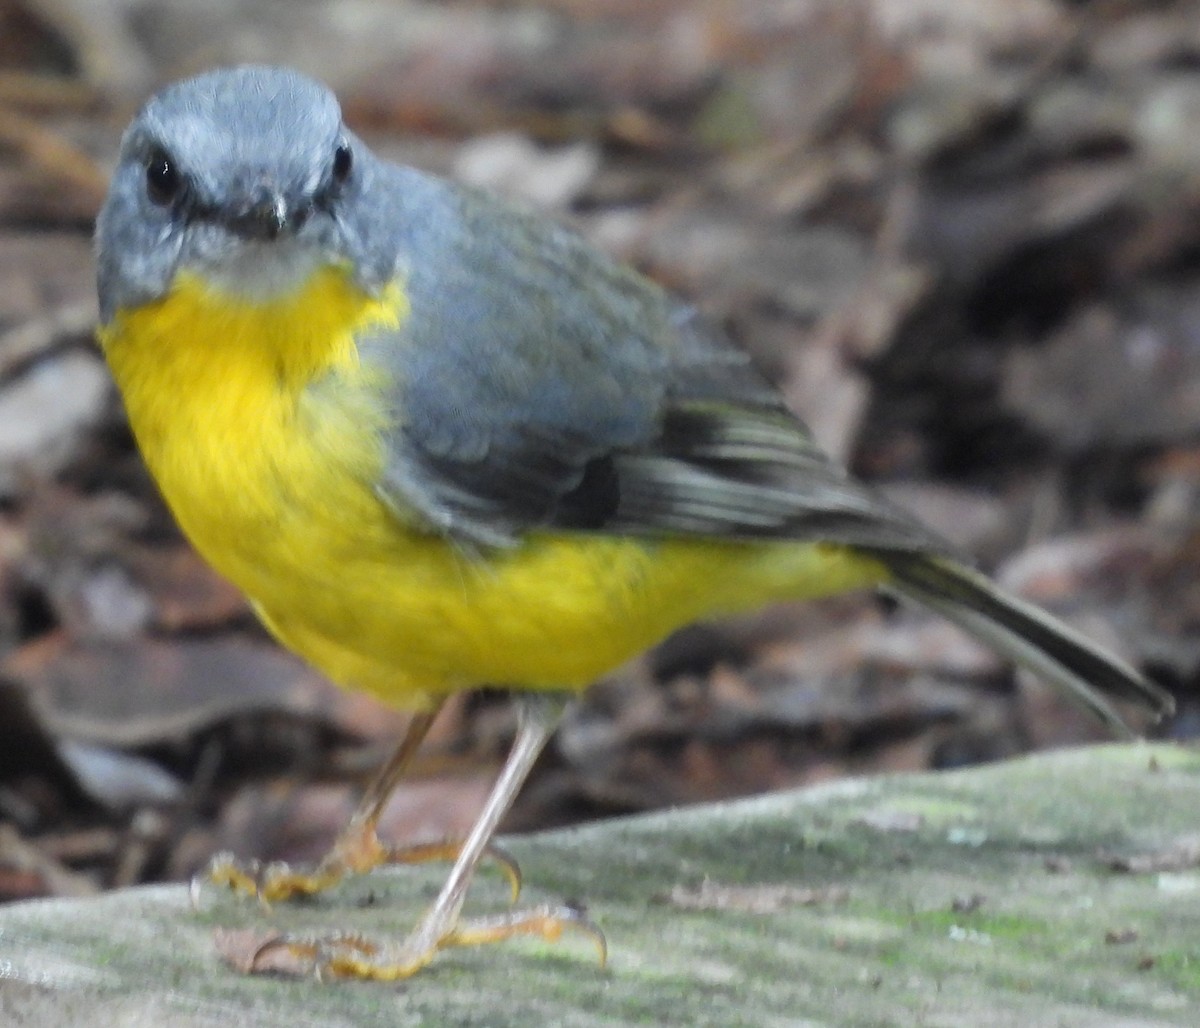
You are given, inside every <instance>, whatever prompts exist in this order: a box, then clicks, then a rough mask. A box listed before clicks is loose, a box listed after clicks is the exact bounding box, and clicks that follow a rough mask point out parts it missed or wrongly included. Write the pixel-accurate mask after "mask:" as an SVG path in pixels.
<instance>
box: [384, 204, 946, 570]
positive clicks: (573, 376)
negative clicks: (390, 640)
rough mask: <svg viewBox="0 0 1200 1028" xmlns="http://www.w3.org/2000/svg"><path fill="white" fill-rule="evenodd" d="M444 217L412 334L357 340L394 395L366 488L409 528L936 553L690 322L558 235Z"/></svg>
mask: <svg viewBox="0 0 1200 1028" xmlns="http://www.w3.org/2000/svg"><path fill="white" fill-rule="evenodd" d="M444 201H445V203H446V205H447V208H448V209H447V210H442V211H439V212H438V213H437V217H436V219H434V218H432V216H430V217H429V222H428V224H427V225H426V227H425V228H424V229H422V227H421V225H420V223H417V224H415V227H413V228H412V232H413V238H412V240H411V241H410V242H409V244H408V245H409V246H410V248H411V253H410V254H409V255H408V257H407V258H406V260H405V262H404V266H405V267H406V282H407V292H408V298H409V302H410V305H411V313H410V314H409V316H408V318H407V320H406V321H405V323H404V325H403V326H402V328H401V329H400V330H399V331H398V332H395V333H389V334H387V335H383V336H378V337H375V338H371V339H366V340H364V341H363V342H362V349H363V352H364V354H365V355H366V358H367V359H368V360H369V361H374V362H376V363H377V364H379V365H380V366H383V367H385V368H386V370H387V372H388V376H389V378H390V380H391V382H392V383H393V384H392V386H391V395H390V397H389V404H388V405H389V411H390V420H391V424H392V428H391V429H390V431H389V435H388V438H387V459H386V467H385V470H384V472H383V474H382V477H381V479H380V480H379V482H378V483H377V490H378V492H379V494H380V495H381V496H382V497H383V498H384V500H385V501H386V502H387V503H388V504H389V505H391V506H393V508H394V509H395V510H396V511H397V513H398V514H399V515H401V516H402V517H404V518H405V519H406V520H408V521H409V522H410V523H411V522H412V520H413V519H414V515H415V516H416V517H417V518H418V519H420V520H421V521H423V522H424V523H426V524H427V525H428V526H429V527H430V528H432V529H433V530H436V531H440V532H443V533H445V534H447V535H449V536H451V537H456V538H458V539H460V540H462V541H464V542H466V543H470V544H475V545H501V546H502V545H511V544H512V543H514V542H515V541H517V540H519V539H520V537H521V536H522V535H523V534H525V533H527V532H530V531H536V530H539V529H543V530H545V529H563V530H577V531H594V532H605V533H610V534H627V535H664V534H672V535H680V534H682V535H703V536H717V537H725V538H795V539H812V540H829V541H838V542H846V543H852V544H859V545H864V546H870V547H878V548H882V549H884V550H898V551H934V552H946V550H947V546H946V544H945V543H944V542H942V541H941V540H939V539H938V538H937V537H935V536H934V535H933V534H932V533H930V532H929V531H928V530H926V529H924V528H923V527H921V526H920V525H919V524H917V523H916V522H915V521H914V520H913V519H912V518H910V517H909V516H908V515H906V514H905V513H903V512H902V511H900V510H899V509H898V508H896V507H895V506H893V505H891V504H890V503H888V502H886V501H885V500H884V499H883V498H882V497H881V496H879V495H878V494H877V493H876V492H874V491H873V490H871V489H870V488H869V487H867V486H865V485H863V484H861V483H858V482H855V481H854V480H852V479H850V478H849V477H848V476H847V475H846V474H845V473H844V472H843V471H842V470H841V469H840V468H839V467H837V466H836V465H835V464H833V463H832V462H831V461H830V460H829V459H828V458H827V457H825V456H824V455H823V454H822V453H821V452H820V451H819V450H818V449H817V448H816V446H815V444H814V443H813V440H812V438H811V436H810V435H809V433H808V431H807V429H806V428H805V427H804V425H803V424H802V423H801V422H800V421H799V420H798V419H796V418H795V417H794V416H793V415H792V414H791V413H789V412H788V411H787V410H786V409H785V408H784V407H783V405H782V403H781V401H780V399H779V397H778V396H777V394H776V393H775V392H774V391H773V390H772V389H770V387H769V386H767V385H766V384H765V382H764V381H763V380H762V379H761V378H760V376H759V375H758V374H757V373H756V372H755V371H754V369H753V368H752V367H751V366H750V363H749V361H748V359H747V358H746V357H745V355H744V354H742V353H741V352H740V351H738V350H737V349H735V348H734V347H733V346H732V345H731V344H730V343H729V342H728V341H727V340H726V339H725V338H724V337H723V336H722V335H720V334H719V333H717V332H716V331H715V330H713V329H712V328H711V327H710V326H708V325H706V324H705V323H704V322H703V321H702V320H701V319H700V318H698V317H697V316H696V315H695V313H694V312H692V311H691V310H690V309H688V308H685V307H682V306H680V305H679V304H677V303H675V302H674V301H672V300H671V299H670V298H669V297H668V296H667V294H665V293H664V292H663V291H662V290H660V289H658V288H657V287H656V286H654V285H652V284H650V283H649V282H647V281H646V280H644V279H643V278H642V277H641V276H639V275H637V274H636V273H634V272H632V271H630V270H628V269H626V268H623V267H621V266H620V265H618V264H616V263H615V262H612V261H610V260H608V259H607V258H605V257H603V256H602V255H600V254H599V253H597V252H596V251H595V250H593V249H592V248H591V247H589V246H588V245H587V244H586V243H584V242H583V241H582V240H581V239H580V238H579V237H577V236H576V235H574V234H573V233H570V232H568V231H566V230H564V229H561V228H559V227H557V226H554V225H550V224H547V223H546V222H544V221H543V220H541V219H538V218H534V217H532V216H528V215H525V214H523V213H522V212H519V211H516V210H513V209H511V208H508V207H505V206H502V205H500V204H498V203H497V202H496V201H495V200H492V199H484V198H479V197H476V196H474V195H473V194H471V193H469V192H465V191H458V190H451V189H448V190H447V191H446V192H445V194H444ZM425 213H426V214H427V215H428V212H425ZM414 220H417V219H414Z"/></svg>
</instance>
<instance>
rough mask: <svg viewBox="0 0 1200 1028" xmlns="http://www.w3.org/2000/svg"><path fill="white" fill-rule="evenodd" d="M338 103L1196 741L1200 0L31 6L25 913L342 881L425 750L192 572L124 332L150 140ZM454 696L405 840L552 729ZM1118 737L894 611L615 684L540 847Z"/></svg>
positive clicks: (663, 665) (10, 613)
mask: <svg viewBox="0 0 1200 1028" xmlns="http://www.w3.org/2000/svg"><path fill="white" fill-rule="evenodd" d="M243 61H261V62H279V63H287V64H292V65H296V66H298V67H299V68H301V69H303V70H304V71H307V72H309V73H311V74H313V75H316V76H318V77H320V78H323V79H325V80H326V81H328V82H329V83H330V84H331V85H332V86H334V88H335V89H336V90H337V91H338V93H339V95H340V96H341V97H342V99H343V103H344V108H345V112H346V117H347V119H348V121H349V122H350V124H351V125H352V126H353V127H354V128H355V129H356V130H357V131H359V132H360V134H362V135H364V136H365V137H366V138H367V139H368V140H369V141H370V142H371V144H372V145H373V146H375V147H376V148H377V149H378V150H379V151H380V152H382V153H383V154H385V155H386V156H388V157H390V158H393V159H395V160H400V161H406V162H409V163H413V164H417V165H419V166H421V167H424V168H427V169H430V170H434V171H438V172H441V173H445V174H448V175H452V176H455V177H457V178H459V179H462V180H465V181H469V182H472V183H475V184H477V185H482V186H484V187H487V188H490V189H493V190H495V191H498V192H501V193H505V194H508V195H510V196H513V197H515V198H517V199H518V200H519V201H520V202H522V203H526V204H531V205H534V206H536V207H539V208H542V209H544V210H546V211H547V212H548V213H549V214H551V215H553V216H555V217H560V218H563V219H566V220H568V221H570V222H572V223H573V224H574V225H576V226H577V227H578V228H579V230H580V231H581V232H583V233H584V234H585V235H586V236H588V237H589V238H590V239H591V240H593V241H594V242H595V243H596V244H597V245H598V246H601V247H603V248H604V249H606V250H608V251H609V252H611V253H613V254H615V255H617V256H618V257H620V258H622V259H623V260H626V261H629V262H631V263H632V264H634V265H636V266H637V267H639V268H640V269H641V270H643V271H644V272H645V273H646V274H648V275H650V276H652V277H653V278H655V279H657V280H658V281H659V282H661V283H663V284H665V285H667V286H668V287H670V288H672V289H674V290H677V291H679V292H680V293H682V294H683V295H685V296H687V297H689V298H691V299H692V300H693V301H694V302H695V303H697V304H698V305H699V306H700V307H701V308H702V309H703V310H704V311H705V312H706V313H707V314H708V315H709V316H711V317H713V318H715V319H717V320H718V321H719V322H721V323H722V324H724V325H725V326H726V327H727V329H728V331H729V333H730V334H731V335H732V336H733V337H734V338H736V339H737V340H738V341H739V342H740V343H742V344H743V345H744V346H745V347H747V348H748V349H749V350H750V351H751V352H752V353H753V354H754V355H755V357H756V359H757V361H758V362H759V363H760V365H761V366H762V368H763V369H764V370H765V371H766V372H767V373H768V374H769V375H770V376H771V377H772V378H773V379H774V380H775V381H776V382H778V383H779V386H780V388H781V389H782V390H783V391H784V392H785V394H786V395H787V396H788V398H789V401H790V402H791V404H792V405H793V407H794V408H795V409H796V410H797V411H798V412H800V413H801V414H802V415H803V416H804V417H805V418H806V419H807V420H808V422H809V423H810V424H811V425H812V427H813V429H814V431H815V433H816V435H817V436H818V438H819V439H820V440H821V442H822V443H823V444H824V445H825V446H826V447H827V448H828V449H829V450H831V451H832V452H834V453H836V454H837V455H839V456H840V457H841V458H842V459H844V460H846V461H847V462H849V463H850V465H851V466H852V467H853V468H854V470H855V471H856V472H857V473H858V474H860V475H862V476H865V477H867V478H869V479H871V480H872V481H874V482H876V483H878V484H879V485H880V486H881V487H882V488H884V489H886V490H887V491H888V492H889V493H891V494H892V495H893V496H894V497H895V498H896V499H897V500H898V501H900V502H902V503H904V504H906V505H908V506H909V507H910V508H912V509H913V510H915V511H916V512H918V513H919V514H920V516H921V517H923V518H924V519H925V520H926V521H928V522H929V523H930V524H932V525H933V526H935V527H936V528H938V529H939V530H940V531H941V532H942V533H944V534H945V535H946V536H948V537H950V538H951V539H952V540H953V541H955V542H956V543H958V544H960V545H961V546H962V547H963V548H964V549H965V550H967V551H969V552H971V553H972V554H974V555H975V557H976V558H977V560H978V561H979V563H980V564H981V565H982V566H983V567H985V568H986V569H988V570H989V571H991V572H993V573H995V574H996V575H997V576H998V577H999V579H1000V580H1001V581H1002V582H1003V583H1004V584H1005V585H1007V586H1008V587H1009V588H1011V589H1014V590H1016V591H1018V592H1019V593H1021V594H1022V595H1024V596H1026V597H1029V598H1031V599H1033V600H1035V601H1036V602H1038V603H1041V604H1044V605H1046V606H1048V607H1050V608H1051V609H1053V610H1055V611H1056V612H1057V613H1059V614H1060V615H1062V616H1063V617H1065V618H1066V619H1068V620H1069V621H1071V622H1072V623H1074V624H1076V625H1078V626H1079V627H1080V628H1082V629H1083V630H1085V631H1087V632H1088V633H1089V634H1091V635H1092V636H1094V637H1096V638H1098V639H1100V640H1102V641H1104V642H1105V643H1107V644H1108V645H1110V646H1111V647H1112V648H1114V649H1115V650H1116V651H1117V652H1119V653H1121V654H1122V655H1124V656H1125V657H1126V658H1127V659H1128V660H1130V661H1131V662H1133V663H1134V664H1136V665H1138V666H1140V667H1142V668H1144V669H1145V670H1146V671H1147V672H1149V673H1150V674H1151V675H1153V676H1154V677H1155V678H1156V679H1157V680H1158V681H1160V682H1161V683H1163V684H1164V685H1166V686H1167V687H1168V688H1170V689H1172V690H1173V691H1174V692H1175V693H1176V694H1177V696H1178V697H1179V703H1180V711H1179V714H1178V716H1177V718H1176V719H1175V720H1174V721H1173V722H1172V723H1170V724H1167V725H1163V726H1158V727H1156V728H1153V729H1151V731H1152V732H1154V733H1156V734H1159V735H1165V736H1170V737H1177V738H1184V739H1186V738H1190V737H1193V736H1195V735H1196V733H1197V729H1198V726H1200V720H1198V718H1200V704H1198V702H1197V700H1198V691H1197V683H1198V670H1200V574H1198V571H1200V531H1198V529H1200V4H1197V3H1195V2H1194V0H1176V2H1171V0H1161V2H1145V0H1142V2H1132V0H1128V2H1127V0H1110V2H1101V0H1095V2H1085V0H1076V2H1065V0H1061V2H1055V0H874V2H869V0H755V2H753V3H746V2H742V0H707V2H706V0H541V2H534V0H531V2H524V3H519V2H499V0H497V2H491V3H488V2H450V3H434V2H417V0H267V2H261V3H249V2H236V0H211V2H208V3H206V4H202V5H201V4H195V3H192V2H190V0H0V899H15V898H23V897H29V896H36V895H47V894H66V893H75V894H80V893H87V892H92V891H96V890H99V889H103V888H109V887H113V886H118V885H127V884H131V883H135V882H141V881H152V880H163V879H178V878H181V877H186V876H188V875H190V874H191V873H192V872H194V871H195V870H196V869H197V868H198V867H200V866H202V865H203V864H204V862H205V861H206V860H207V858H208V856H209V855H210V854H211V853H212V852H213V851H214V850H217V849H226V848H230V849H234V850H236V851H238V852H239V853H240V854H241V855H243V856H254V855H257V856H262V857H269V858H286V859H308V858H315V857H317V856H319V855H320V853H321V852H322V851H323V849H324V847H325V846H327V845H328V843H329V841H330V839H331V838H332V836H333V834H334V833H335V832H336V831H337V830H338V828H339V827H341V825H342V823H343V822H344V820H345V818H346V816H347V815H348V813H349V810H350V809H351V807H352V805H353V803H354V800H355V797H356V795H357V791H358V790H359V788H360V787H361V785H362V782H363V780H364V778H365V777H366V776H367V775H369V773H370V772H371V770H372V769H373V768H374V767H375V766H377V765H378V763H379V761H380V760H381V759H382V758H383V757H384V755H385V754H386V752H387V750H388V748H389V746H390V744H391V743H392V741H394V738H395V736H396V734H397V733H398V732H399V731H400V729H401V727H402V725H403V723H404V717H403V715H402V714H399V713H396V712H391V711H387V710H384V709H381V708H379V707H377V706H375V705H374V704H373V703H372V702H371V701H368V700H367V699H365V698H362V697H356V696H352V695H349V694H346V693H343V692H339V691H338V690H335V689H333V688H332V687H330V686H329V685H328V684H326V683H325V682H323V681H322V680H321V679H320V678H319V677H317V676H316V675H315V674H313V673H312V672H310V671H308V670H307V669H306V668H305V667H304V666H302V665H301V664H300V663H299V662H298V661H296V660H295V659H293V658H291V657H290V656H289V655H287V654H285V653H283V652H281V651H280V650H279V649H278V648H277V647H276V646H274V645H273V644H272V643H271V642H270V641H269V640H268V639H267V637H266V636H265V634H264V633H263V631H262V630H261V629H260V628H259V627H257V625H256V624H255V622H254V619H253V617H252V616H251V615H250V613H249V611H248V610H247V608H246V605H245V604H244V602H243V601H242V599H241V598H240V597H239V596H238V594H237V593H236V592H235V591H234V590H233V589H232V588H231V587H230V586H228V585H227V584H225V583H224V582H222V581H221V580H220V579H218V578H217V577H216V576H215V575H214V574H213V573H211V572H209V571H208V570H207V569H206V568H205V567H204V565H203V564H202V563H201V562H200V561H199V560H198V559H197V558H196V557H195V556H194V555H193V554H192V552H191V551H190V550H189V548H188V547H187V545H186V543H184V542H183V541H182V539H181V538H180V536H179V534H178V532H177V530H176V529H175V527H174V526H173V524H172V522H171V519H170V517H169V516H168V515H167V513H166V511H165V510H164V508H163V506H162V504H161V502H160V500H159V499H158V497H157V494H156V492H155V489H154V487H153V485H152V483H151V482H150V480H149V478H148V477H147V475H146V473H145V471H144V470H143V468H142V466H141V463H140V461H139V459H138V457H137V454H136V452H135V450H134V447H133V445H132V442H131V439H130V436H129V433H128V430H127V428H126V425H125V422H124V418H123V414H122V411H121V407H120V404H119V402H118V399H117V397H116V393H115V390H114V389H113V387H112V385H111V384H110V382H109V380H108V377H107V374H106V372H105V369H104V366H103V362H102V361H101V359H100V357H99V354H98V352H97V350H96V348H95V346H94V344H93V342H92V328H93V325H94V321H95V317H96V310H95V299H94V290H93V281H92V275H93V271H92V266H91V252H90V232H91V223H92V219H93V217H94V215H95V212H96V210H97V207H98V205H99V203H100V200H101V198H102V196H103V191H104V189H105V185H106V181H107V175H108V172H109V169H110V168H111V166H112V162H113V159H114V156H115V152H116V147H117V143H118V138H119V134H120V131H121V129H122V127H123V126H124V125H125V124H126V123H127V121H128V119H129V118H130V117H131V115H132V114H133V112H134V111H135V110H136V108H137V106H138V105H139V103H140V102H141V101H142V100H144V99H145V97H146V96H147V95H148V94H149V93H150V92H152V91H153V90H154V89H155V88H156V87H157V86H159V85H161V84H163V83H165V82H167V81H170V80H172V79H175V78H179V77H181V76H185V75H188V74H191V73H193V72H196V71H199V70H202V69H204V68H208V67H211V66H213V65H216V64H225V63H234V62H243ZM512 727H513V725H512V716H511V712H510V710H509V707H508V704H507V702H506V700H505V697H504V696H503V695H501V694H498V693H488V692H481V693H479V694H475V695H472V696H468V697H460V698H458V699H456V700H455V701H454V702H453V703H452V704H451V706H450V708H449V709H447V711H446V712H445V714H444V715H443V717H442V719H441V720H440V721H439V723H438V725H437V726H436V727H435V729H434V733H433V736H432V738H431V740H430V744H429V746H428V748H427V750H426V751H425V755H424V756H423V758H422V760H421V762H420V767H419V769H418V773H417V775H416V776H415V780H414V781H413V782H412V783H411V784H409V785H407V786H405V787H404V788H403V789H402V790H401V792H400V794H399V795H398V798H397V800H396V802H395V804H394V805H393V808H392V813H391V816H390V818H389V823H388V825H387V826H386V830H387V831H388V832H389V833H390V834H391V835H392V836H393V837H394V838H396V839H400V840H403V839H429V838H438V837H442V836H445V835H448V834H455V833H458V832H461V831H463V830H464V829H465V827H466V826H467V825H469V823H470V822H471V820H472V819H473V817H474V814H475V812H476V810H477V807H478V805H479V803H480V802H481V800H482V796H483V794H484V791H485V790H486V788H487V787H488V784H489V783H490V781H491V778H492V775H493V774H494V773H495V770H496V768H497V767H498V765H499V762H500V760H501V759H502V757H503V755H504V753H505V751H506V747H507V745H508V743H509V741H510V739H511V734H512ZM1097 738H1099V736H1098V733H1097V731H1096V729H1095V728H1094V727H1093V726H1092V725H1091V724H1090V723H1088V722H1087V721H1086V720H1085V719H1084V718H1083V717H1081V715H1080V714H1079V713H1078V712H1076V711H1075V710H1074V709H1072V708H1070V707H1064V706H1063V705H1062V704H1061V703H1060V702H1059V701H1058V699H1057V698H1056V697H1054V696H1051V695H1049V694H1047V693H1046V692H1045V691H1044V690H1043V689H1042V687H1041V686H1040V685H1039V684H1038V683H1037V682H1034V681H1032V680H1029V679H1026V678H1025V677H1024V676H1022V675H1018V674H1015V673H1014V671H1013V670H1012V669H1011V668H1010V667H1007V666H1005V665H1003V664H1001V663H1000V662H999V661H997V660H996V659H995V658H994V657H993V656H992V655H991V654H990V653H989V652H987V651H985V650H983V649H981V648H980V647H978V646H976V645H974V644H972V643H970V642H969V641H968V640H966V639H964V638H963V637H962V636H960V635H959V634H958V633H956V632H955V631H954V630H953V629H951V628H949V627H948V626H946V625H944V624H942V623H940V622H939V621H937V620H936V619H935V618H933V617H932V616H928V615H925V614H924V613H922V612H919V611H912V610H900V609H895V608H894V607H893V606H891V605H889V604H886V603H885V602H883V601H881V600H879V599H878V598H876V597H873V596H869V595H862V596H851V597H844V598H839V599H836V600H832V601H829V602H825V603H820V604H810V605H805V606H797V607H794V608H793V607H784V608H777V609H774V610H771V611H769V612H766V613H764V614H762V615H761V616H757V617H754V618H747V619H742V620H739V621H736V622H730V623H722V624H719V625H712V626H702V627H696V628H692V629H689V630H687V631H685V632H683V633H681V634H680V635H679V636H677V637H676V638H674V639H672V640H670V641H668V642H667V643H666V644H664V645H663V646H662V647H660V648H659V649H658V650H657V651H655V652H653V653H651V654H649V655H647V656H646V658H645V659H643V660H641V661H639V662H637V663H636V664H634V665H632V666H630V667H627V668H624V669H622V670H621V671H620V672H619V673H617V674H615V675H613V676H612V677H611V678H610V679H609V680H607V681H604V682H601V683H599V684H597V686H596V687H595V688H594V689H593V690H592V691H591V692H590V693H589V694H588V695H587V697H586V698H585V699H584V700H583V702H582V703H580V704H579V705H578V706H577V707H576V709H575V710H573V711H572V713H571V715H570V716H569V718H568V720H567V723H566V724H565V726H564V728H563V730H562V731H561V732H560V733H559V735H558V736H557V738H556V740H555V741H554V743H553V744H552V745H551V747H550V750H549V751H548V752H547V754H546V755H545V757H544V759H543V760H542V761H541V763H540V765H539V766H538V768H537V770H536V772H535V774H534V776H533V777H532V779H531V780H530V783H529V786H528V787H527V789H526V791H525V794H524V796H523V797H522V799H521V801H520V802H519V803H518V805H517V807H516V809H515V810H514V812H513V814H512V816H511V818H510V820H509V822H508V825H507V828H508V829H509V830H528V829H533V828H538V827H544V826H549V825H560V824H567V823H572V822H577V821H580V820H585V819H589V818H596V817H605V816H612V815H617V814H624V813H629V812H634V811H641V810H649V809H654V808H658V807H662V806H666V805H672V804H682V803H693V802H699V801H704V800H710V799H714V798H720V797H728V796H734V795H741V794H747V793H753V792H757V791H762V790H768V789H778V788H783V787H788V786H794V785H800V784H804V783H809V782H813V781H818V780H823V779H828V778H831V777H835V776H839V775H845V774H848V773H879V772H889V771H897V770H909V769H923V768H937V767H951V766H957V765H962V764H966V763H973V762H978V761H984V760H993V759H997V758H1001V757H1005V756H1009V755H1012V754H1017V753H1021V752H1025V751H1028V750H1032V749H1035V748H1040V747H1047V746H1058V745H1067V744H1074V743H1079V742H1083V741H1088V740H1094V739H1097Z"/></svg>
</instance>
